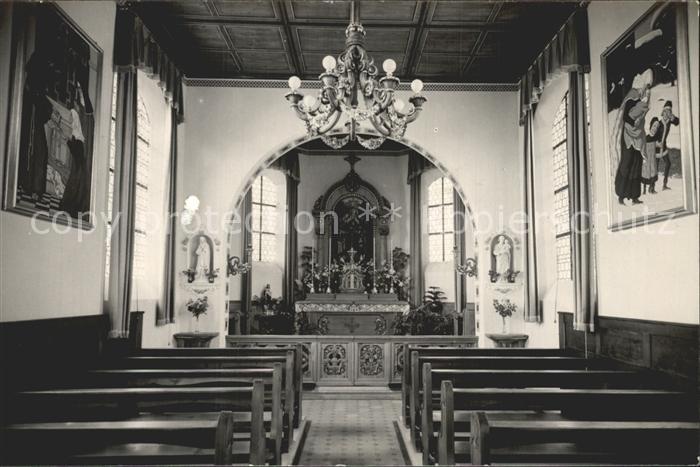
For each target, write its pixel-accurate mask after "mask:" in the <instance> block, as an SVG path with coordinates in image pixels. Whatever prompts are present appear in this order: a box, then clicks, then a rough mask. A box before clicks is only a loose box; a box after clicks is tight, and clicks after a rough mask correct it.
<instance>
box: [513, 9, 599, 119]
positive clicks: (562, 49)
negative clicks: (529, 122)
mask: <svg viewBox="0 0 700 467" xmlns="http://www.w3.org/2000/svg"><path fill="white" fill-rule="evenodd" d="M590 68H591V62H590V52H589V43H588V13H587V10H586V7H585V6H584V7H580V8H579V9H577V10H576V12H575V13H574V14H572V15H571V17H569V19H568V20H567V21H566V23H565V24H564V26H562V28H561V29H560V30H559V32H558V33H557V35H556V36H554V38H553V39H552V41H551V42H550V43H549V44H548V45H547V46H546V47H545V48H544V50H543V51H542V52H541V53H540V55H539V56H538V57H537V59H536V60H535V62H534V63H533V64H532V65H531V66H530V68H529V69H528V70H527V72H526V73H525V75H523V77H522V79H521V80H520V124H521V125H523V124H524V123H525V116H526V115H527V113H528V112H530V111H533V110H534V109H535V106H536V105H537V102H538V101H539V99H540V96H541V95H542V92H544V88H545V87H546V86H547V84H548V83H549V82H550V81H551V80H552V79H554V78H555V77H556V76H558V75H559V74H560V73H571V72H580V73H587V72H589V71H590Z"/></svg>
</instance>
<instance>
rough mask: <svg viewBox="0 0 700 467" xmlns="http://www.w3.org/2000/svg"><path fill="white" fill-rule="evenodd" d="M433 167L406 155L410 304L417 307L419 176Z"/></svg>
mask: <svg viewBox="0 0 700 467" xmlns="http://www.w3.org/2000/svg"><path fill="white" fill-rule="evenodd" d="M431 167H433V165H432V164H431V163H430V161H428V160H427V159H425V158H424V157H423V156H421V155H420V154H416V153H415V152H411V153H410V154H409V155H408V184H409V186H410V192H411V200H410V201H411V210H410V212H411V222H410V225H411V239H410V240H411V241H410V250H411V251H410V255H411V256H410V265H409V266H410V267H409V273H410V274H411V294H410V299H411V303H412V304H413V305H414V306H418V305H420V304H421V303H423V292H424V290H423V259H422V252H423V245H422V244H423V237H422V234H423V231H422V219H423V206H422V204H421V191H422V190H421V175H422V174H423V172H424V171H426V170H427V169H429V168H431Z"/></svg>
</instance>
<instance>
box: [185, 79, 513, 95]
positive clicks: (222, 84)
mask: <svg viewBox="0 0 700 467" xmlns="http://www.w3.org/2000/svg"><path fill="white" fill-rule="evenodd" d="M185 85H186V86H189V87H193V88H194V87H196V88H258V89H288V88H289V85H288V84H287V81H286V80H281V79H222V78H185ZM301 87H302V89H320V88H321V83H320V82H319V81H308V80H307V81H302V84H301ZM518 89H520V85H519V84H518V83H425V85H424V86H423V91H430V92H455V91H467V92H516V91H518ZM410 90H411V85H410V83H401V84H399V91H410Z"/></svg>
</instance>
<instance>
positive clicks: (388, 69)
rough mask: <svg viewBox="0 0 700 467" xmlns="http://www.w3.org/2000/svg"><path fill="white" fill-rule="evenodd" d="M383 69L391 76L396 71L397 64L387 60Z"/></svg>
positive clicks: (383, 64)
mask: <svg viewBox="0 0 700 467" xmlns="http://www.w3.org/2000/svg"><path fill="white" fill-rule="evenodd" d="M382 68H383V69H384V72H385V73H386V74H387V75H389V76H391V75H392V74H393V73H394V72H395V71H396V62H395V61H394V60H392V59H390V58H387V59H386V60H384V63H382Z"/></svg>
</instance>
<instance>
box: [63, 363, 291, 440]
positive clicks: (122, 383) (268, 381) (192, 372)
mask: <svg viewBox="0 0 700 467" xmlns="http://www.w3.org/2000/svg"><path fill="white" fill-rule="evenodd" d="M255 380H261V381H263V383H264V385H265V413H266V414H268V413H269V414H270V419H269V420H268V421H267V422H266V424H269V432H270V439H273V440H274V441H275V451H276V452H277V451H279V452H287V449H288V448H289V445H290V444H291V442H292V441H293V437H294V428H293V427H292V425H291V423H290V420H291V415H290V414H289V413H288V412H286V410H287V409H285V403H284V402H285V399H284V397H283V392H282V366H281V364H280V363H275V364H274V368H272V369H270V368H240V369H117V370H94V371H90V372H88V373H87V374H85V375H84V376H83V377H82V378H80V379H78V380H73V381H68V382H66V384H67V385H68V386H70V387H72V388H79V387H90V388H110V387H111V388H116V387H141V388H146V387H211V386H214V387H217V386H218V387H240V386H244V387H245V386H250V385H251V384H253V382H254V381H255ZM287 397H289V396H287Z"/></svg>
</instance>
